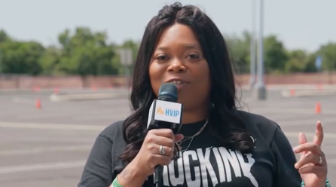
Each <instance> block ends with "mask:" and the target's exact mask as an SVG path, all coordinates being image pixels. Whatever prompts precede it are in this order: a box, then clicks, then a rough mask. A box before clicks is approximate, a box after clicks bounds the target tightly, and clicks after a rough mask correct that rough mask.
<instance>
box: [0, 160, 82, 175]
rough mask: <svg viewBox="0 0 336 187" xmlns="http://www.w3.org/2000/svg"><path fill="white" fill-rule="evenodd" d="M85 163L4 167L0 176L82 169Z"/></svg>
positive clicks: (0, 170)
mask: <svg viewBox="0 0 336 187" xmlns="http://www.w3.org/2000/svg"><path fill="white" fill-rule="evenodd" d="M85 162H86V161H85V160H80V161H72V162H55V163H44V164H31V165H19V166H5V167H0V174H10V173H20V172H32V171H43V170H55V169H69V168H78V167H83V166H84V164H85Z"/></svg>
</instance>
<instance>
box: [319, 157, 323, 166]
mask: <svg viewBox="0 0 336 187" xmlns="http://www.w3.org/2000/svg"><path fill="white" fill-rule="evenodd" d="M319 164H320V165H322V164H323V158H322V156H319Z"/></svg>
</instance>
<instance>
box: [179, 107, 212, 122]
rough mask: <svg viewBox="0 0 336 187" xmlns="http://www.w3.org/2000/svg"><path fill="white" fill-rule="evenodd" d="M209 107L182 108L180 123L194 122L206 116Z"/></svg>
mask: <svg viewBox="0 0 336 187" xmlns="http://www.w3.org/2000/svg"><path fill="white" fill-rule="evenodd" d="M209 111H210V107H209V106H208V105H207V106H203V107H199V108H197V109H193V110H183V119H182V124H188V123H194V122H198V121H202V120H204V119H206V118H208V115H209Z"/></svg>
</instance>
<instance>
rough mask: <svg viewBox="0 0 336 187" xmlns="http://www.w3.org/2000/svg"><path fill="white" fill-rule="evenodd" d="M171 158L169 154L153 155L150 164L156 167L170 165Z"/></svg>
mask: <svg viewBox="0 0 336 187" xmlns="http://www.w3.org/2000/svg"><path fill="white" fill-rule="evenodd" d="M170 161H171V159H170V158H169V157H168V156H162V155H152V157H151V162H150V163H149V164H150V166H151V167H152V168H153V169H154V168H155V166H157V165H168V164H169V163H170Z"/></svg>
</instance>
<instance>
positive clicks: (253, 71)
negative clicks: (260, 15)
mask: <svg viewBox="0 0 336 187" xmlns="http://www.w3.org/2000/svg"><path fill="white" fill-rule="evenodd" d="M255 25H256V0H252V29H251V35H250V53H251V54H250V89H253V87H254V84H255V83H256V39H255Z"/></svg>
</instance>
